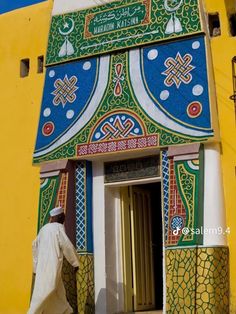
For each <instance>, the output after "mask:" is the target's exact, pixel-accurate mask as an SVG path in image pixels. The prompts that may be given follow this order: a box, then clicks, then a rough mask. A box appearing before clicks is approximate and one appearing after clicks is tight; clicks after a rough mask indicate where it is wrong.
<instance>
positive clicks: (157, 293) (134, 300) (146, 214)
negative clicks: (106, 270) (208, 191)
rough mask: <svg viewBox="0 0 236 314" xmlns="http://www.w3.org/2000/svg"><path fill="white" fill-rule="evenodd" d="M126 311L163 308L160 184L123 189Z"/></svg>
mask: <svg viewBox="0 0 236 314" xmlns="http://www.w3.org/2000/svg"><path fill="white" fill-rule="evenodd" d="M121 209H122V238H123V240H122V244H123V268H124V283H125V289H124V290H125V309H126V311H127V312H131V311H135V312H137V311H145V310H148V311H150V310H160V309H162V308H163V262H162V218H161V185H160V183H152V184H144V185H133V186H126V187H122V188H121Z"/></svg>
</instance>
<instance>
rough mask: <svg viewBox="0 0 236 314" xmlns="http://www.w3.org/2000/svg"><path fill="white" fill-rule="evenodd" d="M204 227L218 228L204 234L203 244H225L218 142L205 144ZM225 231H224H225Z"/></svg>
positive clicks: (225, 229)
mask: <svg viewBox="0 0 236 314" xmlns="http://www.w3.org/2000/svg"><path fill="white" fill-rule="evenodd" d="M204 151H205V158H204V160H205V165H204V168H205V178H204V227H205V228H206V229H208V230H214V229H216V230H218V232H217V233H207V234H205V236H204V246H212V245H214V246H216V245H221V246H225V245H227V228H226V217H225V207H224V189H223V183H222V182H223V181H222V173H221V163H220V147H219V145H218V144H206V145H205V150H204ZM225 231H226V232H225Z"/></svg>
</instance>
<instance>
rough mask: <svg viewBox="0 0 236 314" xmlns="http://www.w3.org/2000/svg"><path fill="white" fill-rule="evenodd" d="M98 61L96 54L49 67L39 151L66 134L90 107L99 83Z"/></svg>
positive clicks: (41, 119) (40, 126)
mask: <svg viewBox="0 0 236 314" xmlns="http://www.w3.org/2000/svg"><path fill="white" fill-rule="evenodd" d="M98 64H99V61H98V60H97V59H96V58H92V59H90V60H89V61H88V60H83V61H80V62H73V63H70V64H63V65H60V66H57V67H51V68H49V69H47V71H46V79H45V85H44V93H43V99H42V106H41V114H40V121H39V126H38V136H37V141H36V147H35V151H36V152H37V151H38V150H41V149H43V148H46V147H47V146H48V145H51V144H52V143H54V142H55V141H56V140H57V139H58V138H60V137H62V136H63V134H64V133H65V132H66V131H67V130H68V129H70V128H71V127H72V126H73V125H74V123H75V121H76V120H78V118H79V117H80V116H81V114H82V113H83V111H84V110H85V109H86V107H87V105H88V103H89V101H90V99H91V97H92V95H93V93H94V90H95V86H96V83H97V82H96V79H97V70H98Z"/></svg>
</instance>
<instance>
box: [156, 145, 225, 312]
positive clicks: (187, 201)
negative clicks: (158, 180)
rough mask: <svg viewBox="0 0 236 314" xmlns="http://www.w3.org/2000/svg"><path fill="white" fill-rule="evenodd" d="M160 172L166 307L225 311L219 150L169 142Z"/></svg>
mask: <svg viewBox="0 0 236 314" xmlns="http://www.w3.org/2000/svg"><path fill="white" fill-rule="evenodd" d="M162 178H163V217H164V241H165V271H166V313H175V312H178V313H186V312H188V313H228V312H229V305H228V301H229V300H228V292H229V287H228V275H229V274H228V248H227V247H226V246H225V244H226V242H225V235H223V233H222V234H221V235H219V234H218V233H221V230H222V231H223V232H225V231H226V228H225V218H224V206H223V197H222V191H223V186H222V181H221V176H220V163H219V152H218V150H217V149H216V147H211V146H210V147H208V146H207V147H206V148H205V149H204V147H203V146H201V147H200V145H199V144H191V145H186V146H182V147H171V148H169V150H168V151H163V152H162ZM214 191H215V193H214ZM221 228H222V229H221ZM209 233H211V235H210V234H209ZM212 233H213V234H212ZM219 245H220V246H219Z"/></svg>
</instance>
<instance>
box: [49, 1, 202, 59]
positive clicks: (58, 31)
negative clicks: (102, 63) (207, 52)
mask: <svg viewBox="0 0 236 314" xmlns="http://www.w3.org/2000/svg"><path fill="white" fill-rule="evenodd" d="M201 31H202V26H201V21H200V13H199V4H198V0H174V1H173V0H120V1H115V2H112V3H108V4H105V5H102V6H98V7H94V8H90V9H86V10H81V11H75V12H71V13H67V14H62V15H55V16H53V17H52V22H51V29H50V34H49V41H48V50H47V60H46V64H47V65H50V64H55V63H61V62H65V61H69V60H74V59H79V58H83V57H88V56H92V55H96V54H103V53H108V52H111V51H114V50H119V49H123V48H129V47H133V46H138V45H143V44H148V43H152V42H158V41H163V40H167V39H170V38H176V37H182V36H186V35H189V34H195V33H199V32H201Z"/></svg>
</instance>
